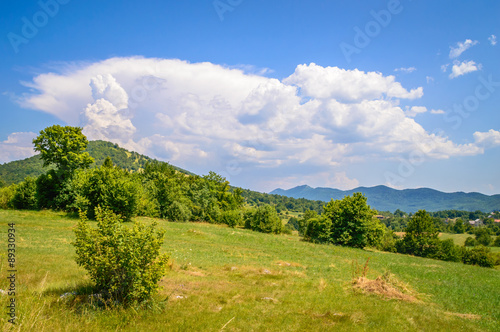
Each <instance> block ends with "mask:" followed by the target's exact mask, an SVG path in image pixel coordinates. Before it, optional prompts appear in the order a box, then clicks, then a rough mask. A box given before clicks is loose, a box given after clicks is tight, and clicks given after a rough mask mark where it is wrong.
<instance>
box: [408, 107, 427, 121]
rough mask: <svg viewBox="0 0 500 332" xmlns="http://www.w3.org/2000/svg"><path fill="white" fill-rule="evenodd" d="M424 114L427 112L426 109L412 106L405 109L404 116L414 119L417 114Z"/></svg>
mask: <svg viewBox="0 0 500 332" xmlns="http://www.w3.org/2000/svg"><path fill="white" fill-rule="evenodd" d="M425 112H427V108H426V107H425V106H412V107H408V108H407V109H406V111H405V114H406V115H407V116H409V117H410V118H414V117H415V116H416V115H417V114H421V113H425Z"/></svg>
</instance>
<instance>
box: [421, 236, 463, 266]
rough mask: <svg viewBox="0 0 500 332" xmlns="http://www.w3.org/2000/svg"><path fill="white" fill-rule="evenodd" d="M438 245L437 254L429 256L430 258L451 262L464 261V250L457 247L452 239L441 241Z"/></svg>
mask: <svg viewBox="0 0 500 332" xmlns="http://www.w3.org/2000/svg"><path fill="white" fill-rule="evenodd" d="M438 243H439V245H438V247H437V250H436V252H435V253H433V254H432V255H431V256H429V257H430V258H435V259H439V260H442V261H450V262H460V261H462V250H461V248H460V246H457V245H455V243H454V242H453V240H452V239H448V240H444V241H439V242H438Z"/></svg>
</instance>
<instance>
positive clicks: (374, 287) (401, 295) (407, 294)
mask: <svg viewBox="0 0 500 332" xmlns="http://www.w3.org/2000/svg"><path fill="white" fill-rule="evenodd" d="M352 284H353V288H354V289H357V290H361V291H362V292H363V293H366V294H376V295H379V296H382V297H384V298H386V299H394V300H401V301H406V302H420V300H419V299H417V298H416V297H415V296H414V295H413V294H414V292H413V291H412V290H410V289H409V287H408V286H407V285H405V284H403V283H402V282H400V281H399V280H397V279H396V277H394V275H392V274H390V273H385V274H384V275H382V276H379V277H377V278H376V279H375V280H371V279H368V278H366V277H364V276H361V277H358V278H356V279H354V280H353V282H352Z"/></svg>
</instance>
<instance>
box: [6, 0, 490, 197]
mask: <svg viewBox="0 0 500 332" xmlns="http://www.w3.org/2000/svg"><path fill="white" fill-rule="evenodd" d="M0 13H1V14H0V16H1V20H0V21H1V25H0V36H1V37H2V38H1V41H0V52H1V53H0V54H1V56H2V58H1V59H2V61H1V63H0V91H1V92H2V93H1V94H0V112H1V113H0V114H1V118H2V120H1V121H0V163H5V162H8V161H12V160H17V159H22V158H26V157H28V156H31V155H32V154H33V150H32V145H31V140H32V139H33V138H34V137H35V136H36V135H37V133H38V132H39V131H40V130H42V129H44V128H45V127H47V126H50V125H52V124H61V125H72V126H80V127H82V128H83V129H84V133H85V134H86V135H87V136H88V137H89V139H105V140H109V141H113V142H116V143H118V144H120V145H121V146H123V147H125V148H128V149H131V150H135V151H138V152H140V153H143V154H146V155H149V156H151V157H156V158H158V159H161V160H165V161H169V162H171V163H172V164H174V165H177V166H180V167H183V168H186V169H188V170H190V171H193V172H195V173H198V174H207V173H208V171H210V170H213V171H216V172H217V173H220V174H222V175H224V176H225V177H226V178H228V179H229V180H230V181H231V183H232V184H233V185H237V186H242V187H244V188H250V189H254V190H259V191H266V192H267V191H271V190H273V189H275V188H277V187H281V188H290V187H293V186H296V185H302V184H308V185H311V186H313V187H317V186H322V187H335V188H340V189H351V188H354V187H357V186H374V185H379V184H385V185H389V186H392V187H395V188H419V187H430V188H435V189H438V190H442V191H447V192H453V191H466V192H470V191H478V192H482V193H486V194H498V193H500V176H499V175H500V172H499V167H498V165H499V164H500V153H499V152H500V66H499V60H498V59H500V45H497V36H499V37H500V25H499V23H498V15H499V14H500V3H498V2H494V1H474V2H472V1H460V2H458V1H417V0H413V1H410V0H401V1H393V0H391V1H292V0H288V1H257V0H255V1H250V0H220V1H219V0H216V1H213V0H208V1H194V0H191V1H141V2H139V1H123V2H121V1H94V0H88V1H78V0H42V1H3V2H1V3H0Z"/></svg>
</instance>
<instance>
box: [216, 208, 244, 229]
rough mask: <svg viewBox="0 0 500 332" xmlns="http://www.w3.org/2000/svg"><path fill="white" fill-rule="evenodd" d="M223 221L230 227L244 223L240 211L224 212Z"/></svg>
mask: <svg viewBox="0 0 500 332" xmlns="http://www.w3.org/2000/svg"><path fill="white" fill-rule="evenodd" d="M221 220H222V223H223V224H226V225H228V226H229V227H236V226H239V225H241V224H242V223H243V215H242V213H241V211H240V210H229V211H224V212H222V216H221Z"/></svg>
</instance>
